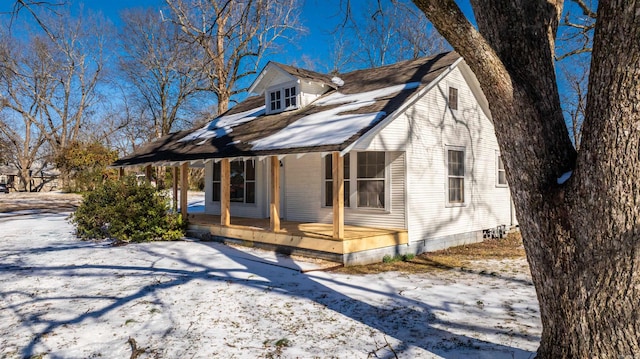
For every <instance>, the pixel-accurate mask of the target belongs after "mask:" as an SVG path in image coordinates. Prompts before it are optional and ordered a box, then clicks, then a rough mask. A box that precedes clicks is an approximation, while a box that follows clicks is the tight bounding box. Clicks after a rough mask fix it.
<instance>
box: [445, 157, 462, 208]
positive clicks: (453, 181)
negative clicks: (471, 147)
mask: <svg viewBox="0 0 640 359" xmlns="http://www.w3.org/2000/svg"><path fill="white" fill-rule="evenodd" d="M464 173H465V165H464V149H462V148H447V202H448V203H449V204H450V205H462V204H464Z"/></svg>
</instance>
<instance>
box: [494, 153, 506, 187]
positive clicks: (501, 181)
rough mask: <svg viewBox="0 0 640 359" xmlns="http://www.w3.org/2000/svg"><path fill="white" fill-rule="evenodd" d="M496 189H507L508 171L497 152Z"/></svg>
mask: <svg viewBox="0 0 640 359" xmlns="http://www.w3.org/2000/svg"><path fill="white" fill-rule="evenodd" d="M496 187H507V171H505V169H504V163H502V156H501V155H499V154H498V152H497V151H496Z"/></svg>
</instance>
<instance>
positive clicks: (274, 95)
mask: <svg viewBox="0 0 640 359" xmlns="http://www.w3.org/2000/svg"><path fill="white" fill-rule="evenodd" d="M269 97H270V101H271V107H270V108H271V112H279V111H280V109H281V108H282V106H281V104H280V97H282V96H281V95H280V90H278V91H273V92H270V93H269Z"/></svg>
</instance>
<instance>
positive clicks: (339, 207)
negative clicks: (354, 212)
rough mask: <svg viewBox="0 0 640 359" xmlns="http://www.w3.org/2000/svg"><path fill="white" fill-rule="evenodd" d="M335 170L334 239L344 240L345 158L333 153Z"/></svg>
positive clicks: (332, 159) (338, 153)
mask: <svg viewBox="0 0 640 359" xmlns="http://www.w3.org/2000/svg"><path fill="white" fill-rule="evenodd" d="M331 156H332V158H331V163H332V164H333V168H332V169H331V171H332V172H331V173H332V175H333V238H335V239H343V238H344V157H342V156H340V152H332V153H331Z"/></svg>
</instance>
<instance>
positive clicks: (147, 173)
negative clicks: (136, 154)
mask: <svg viewBox="0 0 640 359" xmlns="http://www.w3.org/2000/svg"><path fill="white" fill-rule="evenodd" d="M144 177H145V179H146V180H147V183H151V165H147V166H146V167H145V168H144Z"/></svg>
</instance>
